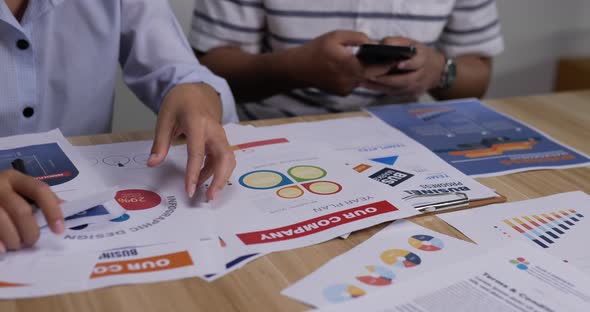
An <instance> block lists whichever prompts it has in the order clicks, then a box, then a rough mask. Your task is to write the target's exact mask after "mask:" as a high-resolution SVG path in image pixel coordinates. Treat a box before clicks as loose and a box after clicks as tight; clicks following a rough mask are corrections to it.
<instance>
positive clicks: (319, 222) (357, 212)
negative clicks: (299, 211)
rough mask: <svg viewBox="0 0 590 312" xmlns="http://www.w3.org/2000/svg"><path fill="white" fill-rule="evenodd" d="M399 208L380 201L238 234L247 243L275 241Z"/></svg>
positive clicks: (301, 235) (315, 231)
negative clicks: (277, 226) (274, 227)
mask: <svg viewBox="0 0 590 312" xmlns="http://www.w3.org/2000/svg"><path fill="white" fill-rule="evenodd" d="M397 210H398V209H397V208H396V207H395V206H393V205H392V204H390V203H389V202H387V201H380V202H376V203H372V204H368V205H363V206H359V207H355V208H350V209H347V210H344V211H338V212H334V213H331V214H328V215H325V216H321V217H318V218H313V219H310V220H307V221H303V222H299V223H295V224H292V225H288V226H284V227H280V228H276V229H271V230H265V231H258V232H251V233H243V234H238V235H237V236H238V238H239V239H240V240H241V241H242V242H243V243H244V244H246V245H254V244H264V243H274V242H278V241H284V240H289V239H295V238H299V237H303V236H307V235H311V234H315V233H318V232H322V231H325V230H328V229H331V228H333V227H337V226H340V225H343V224H347V223H351V222H355V221H358V220H362V219H366V218H370V217H373V216H376V215H380V214H384V213H388V212H394V211H397Z"/></svg>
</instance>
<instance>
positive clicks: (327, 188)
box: [309, 181, 340, 194]
mask: <svg viewBox="0 0 590 312" xmlns="http://www.w3.org/2000/svg"><path fill="white" fill-rule="evenodd" d="M309 190H310V191H312V192H314V193H316V194H334V193H337V192H338V191H339V190H340V186H338V184H336V183H334V182H326V181H322V182H315V183H312V184H311V185H310V186H309Z"/></svg>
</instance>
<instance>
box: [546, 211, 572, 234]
mask: <svg viewBox="0 0 590 312" xmlns="http://www.w3.org/2000/svg"><path fill="white" fill-rule="evenodd" d="M542 215H543V217H545V218H547V219H549V220H550V221H551V222H553V223H555V224H556V225H557V226H559V227H560V228H562V229H564V230H569V229H570V228H568V227H567V226H565V225H563V224H561V223H559V222H558V221H557V219H553V218H552V217H550V216H549V215H548V214H546V213H544V214H542Z"/></svg>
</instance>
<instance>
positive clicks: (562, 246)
mask: <svg viewBox="0 0 590 312" xmlns="http://www.w3.org/2000/svg"><path fill="white" fill-rule="evenodd" d="M588 216H590V196H588V195H587V194H585V193H583V192H571V193H563V194H557V195H553V196H547V197H542V198H537V199H531V200H524V201H519V202H512V203H505V204H498V205H493V206H489V207H482V208H477V209H470V210H468V211H461V212H460V213H447V214H442V215H440V217H441V218H442V219H443V220H445V221H446V222H448V223H449V224H451V225H452V226H454V227H455V228H457V229H458V230H460V231H461V232H463V233H464V234H465V235H467V236H469V238H471V239H473V240H474V241H475V242H476V243H477V244H479V245H481V246H484V247H494V246H501V245H503V244H506V243H507V242H510V241H514V240H521V241H525V242H526V243H528V244H530V245H531V246H533V247H535V248H538V249H542V250H543V251H546V252H547V253H550V254H552V255H553V256H555V257H556V258H557V259H560V260H561V261H562V262H563V263H566V264H568V265H572V266H576V267H577V268H578V269H580V270H582V271H585V272H587V273H590V251H589V250H588V248H580V244H581V242H584V241H585V240H586V239H587V238H588V237H590V226H589V224H590V221H589V218H588Z"/></svg>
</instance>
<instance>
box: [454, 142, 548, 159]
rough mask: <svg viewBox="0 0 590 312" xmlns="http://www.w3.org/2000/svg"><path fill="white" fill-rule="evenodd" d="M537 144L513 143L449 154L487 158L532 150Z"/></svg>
mask: <svg viewBox="0 0 590 312" xmlns="http://www.w3.org/2000/svg"><path fill="white" fill-rule="evenodd" d="M536 144H537V142H536V141H527V142H511V143H498V144H492V146H491V147H489V148H481V149H474V150H468V151H453V152H449V155H451V156H465V157H467V158H477V157H487V156H496V155H502V154H504V152H508V151H521V150H530V149H533V147H534V146H535V145H536Z"/></svg>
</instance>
